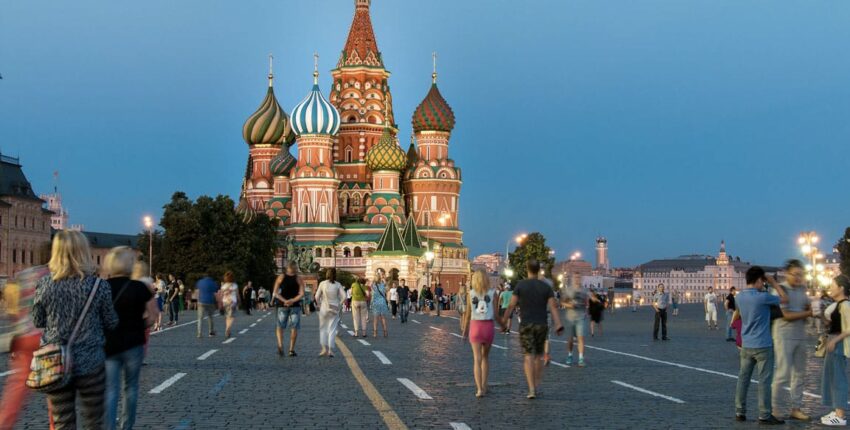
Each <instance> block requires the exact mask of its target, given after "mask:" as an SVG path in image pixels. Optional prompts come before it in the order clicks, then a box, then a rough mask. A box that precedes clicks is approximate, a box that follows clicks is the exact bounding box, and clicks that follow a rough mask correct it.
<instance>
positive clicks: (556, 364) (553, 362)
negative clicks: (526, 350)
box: [549, 360, 570, 369]
mask: <svg viewBox="0 0 850 430" xmlns="http://www.w3.org/2000/svg"><path fill="white" fill-rule="evenodd" d="M549 363H550V364H554V365H555V366H558V367H563V368H565V369H569V368H570V366H567V365H566V364H564V363H558V362H557V361H555V360H551V361H549Z"/></svg>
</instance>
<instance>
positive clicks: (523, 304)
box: [499, 260, 564, 399]
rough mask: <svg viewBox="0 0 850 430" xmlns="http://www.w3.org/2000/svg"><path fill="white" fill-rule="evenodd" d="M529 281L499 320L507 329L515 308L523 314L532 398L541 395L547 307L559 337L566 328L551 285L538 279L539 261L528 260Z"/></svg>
mask: <svg viewBox="0 0 850 430" xmlns="http://www.w3.org/2000/svg"><path fill="white" fill-rule="evenodd" d="M526 269H527V270H528V279H525V280H522V281H520V282H519V284H517V286H516V287H514V292H513V296H512V297H511V303H510V304H509V305H508V309H507V310H505V313H504V314H503V318H502V319H501V320H500V321H499V322H500V324H501V325H502V327H503V328H504V327H506V326H507V324H508V319H507V318H505V316H510V315H511V313H512V312H513V311H514V308H516V307H517V306H519V314H520V317H521V319H522V323H521V324H520V326H519V336H520V343H521V344H522V349H523V351H524V353H525V358H524V359H525V363H524V366H523V367H524V369H525V379H526V382H527V383H528V396H527V397H528V398H529V399H533V398H535V397H536V396H537V394H536V392H537V388H538V387H539V386H540V381H541V379H542V377H543V352H544V348H545V345H546V336H547V335H548V333H549V324H548V321H547V314H546V311H547V308H548V311H549V313H550V314H551V316H552V321H553V322H554V323H555V333H557V334H558V335H559V336H560V335H561V332H563V330H564V327H563V326H562V325H561V318H560V315H559V313H558V306H557V303H556V302H555V293H554V292H553V291H552V287H551V286H549V284H547V283H545V282H543V281H541V280H539V279H537V277H538V274H539V273H540V263H539V262H538V261H537V260H528V263H526Z"/></svg>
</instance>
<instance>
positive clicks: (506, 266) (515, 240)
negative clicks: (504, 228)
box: [505, 233, 528, 278]
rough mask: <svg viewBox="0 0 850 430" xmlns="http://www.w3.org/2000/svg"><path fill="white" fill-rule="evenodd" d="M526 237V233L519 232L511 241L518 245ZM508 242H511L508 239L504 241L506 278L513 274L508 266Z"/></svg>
mask: <svg viewBox="0 0 850 430" xmlns="http://www.w3.org/2000/svg"><path fill="white" fill-rule="evenodd" d="M527 237H528V234H527V233H523V234H519V235H517V236H516V237H514V238H513V241H514V242H516V243H517V246H519V245H520V244H521V243H522V241H524V240H525V239H526V238H527ZM510 244H511V241H510V240H509V241H507V242H505V277H506V278H510V277H511V276H513V273H514V271H513V270H511V268H510V259H509V258H508V246H510ZM508 272H510V275H508Z"/></svg>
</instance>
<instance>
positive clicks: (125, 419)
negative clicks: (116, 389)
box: [121, 346, 145, 430]
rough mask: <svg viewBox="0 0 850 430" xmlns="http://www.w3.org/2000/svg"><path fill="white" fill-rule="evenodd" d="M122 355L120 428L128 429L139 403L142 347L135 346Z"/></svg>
mask: <svg viewBox="0 0 850 430" xmlns="http://www.w3.org/2000/svg"><path fill="white" fill-rule="evenodd" d="M122 355H123V356H124V407H123V408H122V410H121V429H122V430H130V429H132V428H133V426H134V425H135V424H136V406H137V405H138V403H139V375H140V374H141V373H142V361H143V359H144V357H145V354H144V348H143V347H141V346H137V347H135V348H131V349H128V350H127V351H124V352H123V353H122Z"/></svg>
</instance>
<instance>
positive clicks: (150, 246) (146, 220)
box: [144, 216, 153, 278]
mask: <svg viewBox="0 0 850 430" xmlns="http://www.w3.org/2000/svg"><path fill="white" fill-rule="evenodd" d="M144 223H145V228H147V229H148V259H150V264H148V277H150V278H153V218H151V217H150V216H146V217H145V218H144Z"/></svg>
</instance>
